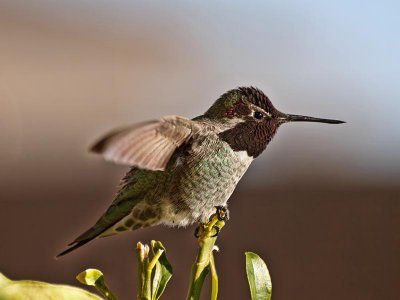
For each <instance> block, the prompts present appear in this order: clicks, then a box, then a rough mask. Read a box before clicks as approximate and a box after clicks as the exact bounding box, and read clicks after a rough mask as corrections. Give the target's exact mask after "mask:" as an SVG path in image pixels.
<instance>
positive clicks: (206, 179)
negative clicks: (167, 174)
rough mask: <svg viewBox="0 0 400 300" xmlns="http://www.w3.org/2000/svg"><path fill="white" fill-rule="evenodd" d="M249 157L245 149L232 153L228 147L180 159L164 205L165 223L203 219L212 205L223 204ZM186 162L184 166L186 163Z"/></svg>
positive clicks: (207, 215) (212, 208) (185, 222)
mask: <svg viewBox="0 0 400 300" xmlns="http://www.w3.org/2000/svg"><path fill="white" fill-rule="evenodd" d="M252 160H253V158H252V157H249V156H248V155H247V153H246V152H245V151H240V152H234V151H233V150H232V149H231V148H230V147H229V146H222V147H220V148H219V149H218V150H217V151H213V152H212V153H207V155H203V156H201V157H195V158H194V159H192V160H186V161H184V162H182V167H181V169H180V170H179V171H178V172H177V173H176V178H174V180H173V186H172V188H171V193H170V195H169V198H170V199H171V200H170V201H169V202H166V203H168V205H167V207H165V209H164V212H165V213H166V214H165V222H164V223H166V224H167V225H182V226H185V225H188V224H192V223H194V222H198V221H202V222H205V221H206V220H207V219H208V218H209V217H210V215H211V214H213V213H214V212H215V206H220V205H222V206H225V205H226V204H227V201H228V199H229V197H230V196H231V194H232V193H233V191H234V189H235V187H236V185H237V183H238V182H239V180H240V178H241V177H242V176H243V174H244V173H245V172H246V170H247V168H248V167H249V165H250V163H251V161H252ZM185 165H186V166H185Z"/></svg>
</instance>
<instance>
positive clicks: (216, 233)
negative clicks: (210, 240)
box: [210, 225, 221, 237]
mask: <svg viewBox="0 0 400 300" xmlns="http://www.w3.org/2000/svg"><path fill="white" fill-rule="evenodd" d="M213 229H215V233H214V234H213V235H210V237H216V236H217V235H218V234H219V231H220V230H221V229H220V228H219V227H218V226H216V225H214V226H213Z"/></svg>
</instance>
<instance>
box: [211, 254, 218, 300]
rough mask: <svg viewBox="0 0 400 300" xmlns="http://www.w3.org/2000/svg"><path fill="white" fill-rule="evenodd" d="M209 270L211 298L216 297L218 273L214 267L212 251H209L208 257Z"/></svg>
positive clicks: (215, 298) (214, 299) (213, 299)
mask: <svg viewBox="0 0 400 300" xmlns="http://www.w3.org/2000/svg"><path fill="white" fill-rule="evenodd" d="M210 271H211V300H217V299H218V274H217V269H216V268H215V261H214V253H212V252H211V257H210Z"/></svg>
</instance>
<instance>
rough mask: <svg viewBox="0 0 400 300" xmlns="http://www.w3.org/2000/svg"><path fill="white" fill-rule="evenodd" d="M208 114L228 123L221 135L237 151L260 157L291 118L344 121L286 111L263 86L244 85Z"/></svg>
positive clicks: (337, 122) (311, 120)
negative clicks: (261, 87) (273, 101)
mask: <svg viewBox="0 0 400 300" xmlns="http://www.w3.org/2000/svg"><path fill="white" fill-rule="evenodd" d="M204 117H206V118H208V119H210V120H213V121H216V122H220V123H222V124H224V125H225V126H224V127H226V128H227V129H226V130H224V131H223V132H221V133H220V137H221V138H222V139H223V140H225V141H226V142H228V144H229V145H230V146H231V147H232V149H234V150H235V151H242V150H245V151H247V153H248V155H249V156H252V157H257V156H258V155H260V154H261V152H263V151H264V149H265V148H266V146H267V144H268V143H269V142H270V141H271V140H272V138H273V137H274V135H275V133H276V131H277V129H278V128H279V126H280V125H282V124H284V123H288V122H299V121H303V122H320V123H328V124H340V123H344V122H343V121H339V120H331V119H320V118H314V117H307V116H300V115H292V114H285V113H282V112H280V111H279V110H277V109H276V108H275V107H274V106H273V104H272V102H271V100H269V98H268V97H267V96H266V95H265V94H264V93H263V92H262V91H260V90H259V89H257V88H254V87H240V88H237V89H234V90H230V91H228V92H226V93H225V94H223V95H222V96H221V97H220V98H219V99H218V100H217V101H216V102H215V103H214V104H213V105H212V106H211V107H210V109H209V110H208V111H207V112H206V113H205V114H204Z"/></svg>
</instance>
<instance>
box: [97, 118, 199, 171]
mask: <svg viewBox="0 0 400 300" xmlns="http://www.w3.org/2000/svg"><path fill="white" fill-rule="evenodd" d="M193 124H194V121H192V120H189V119H186V118H183V117H179V116H168V117H163V118H161V119H160V120H155V121H150V122H146V123H141V124H138V125H134V126H130V127H126V128H122V129H118V130H115V131H113V132H111V133H109V134H107V135H106V136H105V137H103V138H102V139H100V140H99V141H97V143H95V144H94V145H93V147H92V148H91V151H92V152H95V153H99V154H101V155H102V156H103V157H104V159H106V160H108V161H112V162H115V163H118V164H124V165H130V166H136V167H139V168H142V169H148V170H154V171H156V170H164V169H165V167H166V165H167V164H168V161H169V159H170V158H171V156H172V154H173V153H174V151H175V150H176V149H177V148H178V147H180V146H181V145H182V144H183V143H185V142H186V141H187V140H188V139H189V138H190V136H191V135H192V131H193V129H194V125H193Z"/></svg>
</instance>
